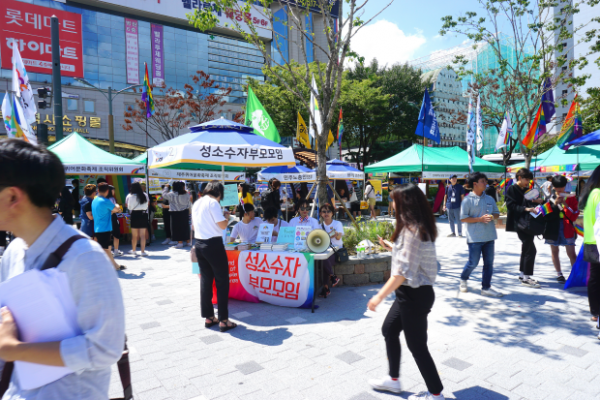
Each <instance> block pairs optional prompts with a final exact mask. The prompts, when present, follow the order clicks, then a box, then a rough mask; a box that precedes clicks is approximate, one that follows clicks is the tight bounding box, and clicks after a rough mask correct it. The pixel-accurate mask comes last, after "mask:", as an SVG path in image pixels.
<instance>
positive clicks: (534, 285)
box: [521, 278, 540, 289]
mask: <svg viewBox="0 0 600 400" xmlns="http://www.w3.org/2000/svg"><path fill="white" fill-rule="evenodd" d="M521 285H523V286H529V287H530V288H536V289H537V288H539V287H540V284H539V283H538V281H536V280H535V279H533V278H527V279H525V278H523V280H522V281H521Z"/></svg>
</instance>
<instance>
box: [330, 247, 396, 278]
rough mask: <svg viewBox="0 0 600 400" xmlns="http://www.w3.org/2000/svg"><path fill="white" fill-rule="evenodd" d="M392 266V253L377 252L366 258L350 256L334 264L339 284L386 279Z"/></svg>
mask: <svg viewBox="0 0 600 400" xmlns="http://www.w3.org/2000/svg"><path fill="white" fill-rule="evenodd" d="M391 267H392V254H391V253H379V254H373V255H372V256H369V257H367V258H357V257H356V256H350V259H349V260H348V261H347V262H345V263H343V264H338V265H336V266H335V268H334V270H335V274H336V275H337V276H338V278H340V279H341V282H340V285H366V284H369V283H381V282H385V281H387V280H388V278H389V277H390V270H391Z"/></svg>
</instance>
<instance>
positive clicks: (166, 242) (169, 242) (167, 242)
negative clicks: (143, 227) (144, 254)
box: [161, 239, 171, 244]
mask: <svg viewBox="0 0 600 400" xmlns="http://www.w3.org/2000/svg"><path fill="white" fill-rule="evenodd" d="M161 244H171V239H166V240H165V241H164V242H162V243H161Z"/></svg>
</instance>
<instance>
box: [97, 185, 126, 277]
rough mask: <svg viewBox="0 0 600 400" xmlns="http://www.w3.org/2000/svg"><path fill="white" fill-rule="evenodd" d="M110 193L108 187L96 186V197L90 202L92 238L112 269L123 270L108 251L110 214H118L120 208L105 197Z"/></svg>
mask: <svg viewBox="0 0 600 400" xmlns="http://www.w3.org/2000/svg"><path fill="white" fill-rule="evenodd" d="M109 191H110V185H109V184H108V183H106V182H102V183H100V184H99V185H98V196H96V198H95V199H94V201H92V215H93V216H94V236H95V237H96V240H97V241H98V243H99V244H100V246H102V248H103V249H104V251H105V252H106V255H107V256H108V259H109V260H110V261H111V262H112V264H113V267H114V268H115V269H116V270H117V271H118V270H120V269H121V270H123V269H125V266H123V265H118V264H117V263H116V262H115V259H114V258H113V254H112V252H111V251H110V248H111V245H110V239H111V235H112V214H114V213H117V212H120V211H121V207H119V206H118V205H115V204H113V202H112V201H110V200H109V199H108V198H107V197H108V194H109Z"/></svg>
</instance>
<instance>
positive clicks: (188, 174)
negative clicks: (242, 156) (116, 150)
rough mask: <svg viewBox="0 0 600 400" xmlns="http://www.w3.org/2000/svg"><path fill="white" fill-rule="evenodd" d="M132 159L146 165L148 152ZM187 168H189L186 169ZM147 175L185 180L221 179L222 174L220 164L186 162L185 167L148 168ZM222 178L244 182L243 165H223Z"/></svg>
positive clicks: (153, 177) (228, 180) (227, 180)
mask: <svg viewBox="0 0 600 400" xmlns="http://www.w3.org/2000/svg"><path fill="white" fill-rule="evenodd" d="M133 160H134V161H137V162H140V163H143V164H144V165H146V163H147V161H148V153H147V152H146V153H143V154H140V155H139V156H137V157H136V158H134V159H133ZM188 168H189V169H188ZM148 177H149V178H150V179H157V178H158V179H182V180H187V181H212V180H215V179H216V180H222V178H223V174H222V172H221V166H220V165H212V164H188V165H186V169H176V168H149V169H148ZM224 178H225V179H223V180H224V181H225V182H238V181H239V182H244V181H245V180H246V173H245V172H244V167H230V166H226V167H225V174H224Z"/></svg>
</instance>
